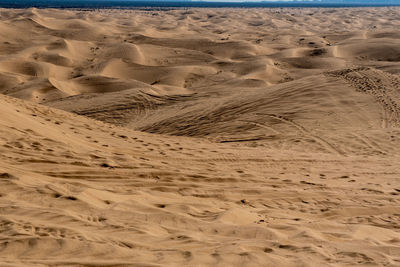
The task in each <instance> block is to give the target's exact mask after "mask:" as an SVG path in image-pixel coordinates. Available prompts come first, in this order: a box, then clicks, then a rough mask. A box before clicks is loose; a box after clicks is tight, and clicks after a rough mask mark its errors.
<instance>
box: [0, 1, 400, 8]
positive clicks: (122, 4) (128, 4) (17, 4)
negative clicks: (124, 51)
mask: <svg viewBox="0 0 400 267" xmlns="http://www.w3.org/2000/svg"><path fill="white" fill-rule="evenodd" d="M395 5H398V6H400V0H386V1H385V0H380V1H379V0H364V1H354V0H350V1H349V0H342V1H339V0H336V1H330V0H326V1H321V2H318V1H315V2H309V1H307V2H303V1H296V2H294V1H293V2H269V1H264V2H262V1H259V2H256V1H254V2H227V1H221V2H206V1H135V0H0V7H5V8H28V7H38V8H46V7H51V8H141V7H154V8H156V7H166V8H167V7H360V6H395Z"/></svg>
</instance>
